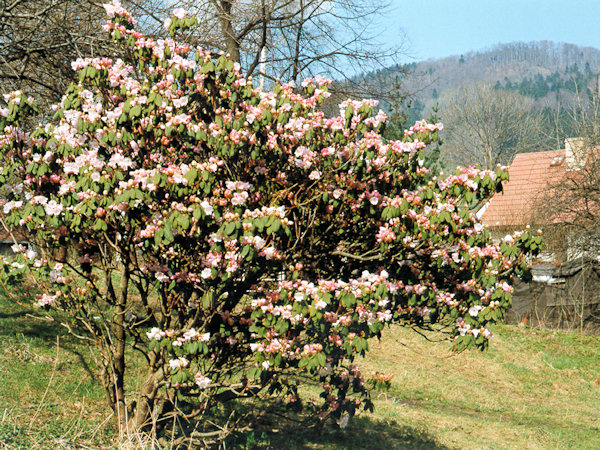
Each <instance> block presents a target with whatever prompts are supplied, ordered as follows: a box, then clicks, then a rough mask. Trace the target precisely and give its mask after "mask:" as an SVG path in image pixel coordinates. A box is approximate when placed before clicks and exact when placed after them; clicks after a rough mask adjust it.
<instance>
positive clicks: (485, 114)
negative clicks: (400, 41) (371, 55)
mask: <svg viewBox="0 0 600 450" xmlns="http://www.w3.org/2000/svg"><path fill="white" fill-rule="evenodd" d="M599 73H600V50H598V49H595V48H589V47H579V46H576V45H573V44H557V43H553V42H548V41H542V42H530V43H523V42H516V43H510V44H501V45H497V46H495V47H493V48H491V49H487V50H482V51H476V52H470V53H466V54H464V55H456V56H450V57H447V58H443V59H432V60H428V61H422V62H418V63H411V64H407V65H402V66H394V67H390V68H387V69H384V70H380V71H378V72H376V73H370V74H367V75H364V77H362V78H361V79H360V80H359V82H364V83H374V84H376V85H379V86H385V87H390V86H393V87H394V89H391V90H390V92H395V93H397V94H400V96H399V97H400V98H401V96H402V95H403V94H406V95H408V97H407V99H408V100H407V101H404V102H401V103H397V102H394V103H391V102H388V101H387V100H388V99H387V98H386V99H384V101H382V103H381V106H382V107H383V108H384V109H386V110H387V111H388V112H392V113H393V116H394V117H399V118H401V119H402V120H403V121H405V123H406V124H409V123H414V121H415V120H418V119H421V118H427V117H429V116H430V115H431V113H432V112H433V111H434V110H435V112H436V116H437V118H439V119H441V120H442V122H444V125H445V127H446V130H445V131H444V132H443V133H442V139H443V141H444V145H443V146H442V158H443V159H445V160H446V161H449V162H450V163H451V164H450V165H452V164H454V163H456V164H479V165H481V166H490V167H493V166H494V165H495V164H496V163H503V164H505V163H509V162H510V161H511V160H512V156H513V155H514V154H515V153H518V152H523V151H541V150H550V149H554V148H561V146H562V145H563V144H564V139H565V138H567V137H574V136H582V135H583V134H584V133H587V131H586V129H585V128H586V127H587V126H588V125H593V126H592V128H593V129H594V130H595V129H598V124H597V123H594V124H591V123H589V120H587V119H586V120H585V121H582V120H581V119H582V117H586V115H587V117H588V118H594V120H595V118H597V117H599V114H600V96H599V95H598V93H599V91H600V76H599V75H598V74H599ZM474 129H479V132H477V133H472V132H470V131H469V130H474ZM481 130H485V131H486V132H488V134H489V136H486V137H485V139H484V138H482V137H481V136H483V134H484V133H483V132H481ZM467 135H468V136H467ZM473 135H477V136H479V137H480V138H481V139H483V142H479V141H478V140H477V139H475V138H473ZM500 137H506V139H500ZM534 138H535V139H534ZM597 140H600V136H599V137H598V139H597ZM486 145H487V146H488V147H489V148H488V149H487V150H486V152H485V155H480V157H477V155H476V154H475V153H476V151H479V149H481V148H482V147H485V146H486ZM484 157H485V158H484ZM484 159H485V161H484Z"/></svg>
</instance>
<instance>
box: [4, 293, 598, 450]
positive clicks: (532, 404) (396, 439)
mask: <svg viewBox="0 0 600 450" xmlns="http://www.w3.org/2000/svg"><path fill="white" fill-rule="evenodd" d="M30 312H31V311H29V310H27V309H24V308H22V307H20V306H18V305H13V304H11V302H10V301H9V300H6V299H0V448H2V444H3V445H4V446H5V447H7V448H36V447H37V448H107V447H116V444H115V442H116V441H115V438H116V436H117V434H116V431H115V429H114V427H113V425H112V422H111V420H110V415H109V410H108V409H107V408H106V406H105V403H104V401H105V400H104V393H103V391H102V389H100V388H99V385H98V384H97V383H96V382H95V380H94V376H93V372H92V371H91V370H90V368H89V367H87V366H86V365H85V363H86V361H89V350H88V349H87V347H84V346H81V345H80V344H79V343H78V342H77V341H76V340H75V339H73V338H71V337H69V336H68V335H67V334H66V333H65V332H64V330H61V329H56V328H55V327H54V326H51V325H50V326H49V325H48V324H46V323H44V322H39V321H37V320H34V319H32V318H31V317H29V316H28V315H27V314H28V313H30ZM495 333H496V336H495V338H494V339H493V341H492V345H491V348H490V350H489V351H486V352H483V353H481V352H477V351H470V352H465V353H462V354H459V355H452V354H451V353H450V352H449V345H448V343H447V342H442V343H432V342H428V341H426V340H424V339H423V338H422V337H420V336H418V335H416V334H415V333H412V332H410V331H409V330H405V329H393V330H387V333H386V334H385V336H384V339H383V340H382V341H380V342H378V341H373V342H372V343H371V352H370V354H369V356H368V358H367V359H366V360H365V361H362V362H360V366H361V368H362V370H363V373H370V372H371V371H379V372H385V373H387V372H393V373H394V378H393V380H392V387H391V389H390V390H389V391H387V392H385V393H375V405H376V411H375V413H374V414H362V415H360V416H359V417H357V418H355V419H354V420H353V421H352V422H351V423H350V425H349V426H348V428H346V429H345V430H343V431H340V430H332V429H325V430H324V431H323V432H322V433H320V434H318V435H315V434H314V433H310V434H309V433H307V432H304V433H302V432H295V433H291V434H290V433H288V432H285V431H282V432H281V433H277V434H272V435H263V434H261V433H258V432H257V433H255V434H251V435H249V436H247V437H246V440H245V441H244V445H243V446H242V448H245V447H248V448H251V447H256V448H263V447H270V448H314V449H324V448H348V449H363V448H369V449H375V448H382V449H383V448H385V449H391V448H465V447H469V448H578V449H579V448H590V449H593V448H600V345H599V338H598V337H589V336H578V335H576V334H566V333H558V332H551V331H535V330H529V329H524V328H517V327H512V326H499V327H497V328H496V330H495ZM228 447H229V448H235V447H236V445H235V444H234V443H230V445H228Z"/></svg>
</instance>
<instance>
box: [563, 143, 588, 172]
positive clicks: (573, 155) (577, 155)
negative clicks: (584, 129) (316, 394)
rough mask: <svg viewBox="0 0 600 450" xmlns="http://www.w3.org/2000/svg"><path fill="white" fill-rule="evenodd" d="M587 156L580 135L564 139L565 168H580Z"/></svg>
mask: <svg viewBox="0 0 600 450" xmlns="http://www.w3.org/2000/svg"><path fill="white" fill-rule="evenodd" d="M587 158H588V150H587V147H586V145H585V139H584V138H581V137H576V138H568V139H565V161H566V163H567V170H581V169H583V166H585V163H586V162H587Z"/></svg>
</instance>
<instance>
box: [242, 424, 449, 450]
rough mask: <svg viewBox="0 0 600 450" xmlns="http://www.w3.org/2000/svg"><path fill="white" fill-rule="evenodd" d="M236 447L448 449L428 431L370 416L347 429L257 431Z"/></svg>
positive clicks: (357, 449)
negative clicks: (374, 418)
mask: <svg viewBox="0 0 600 450" xmlns="http://www.w3.org/2000/svg"><path fill="white" fill-rule="evenodd" d="M236 444H237V446H236V445H233V447H232V448H244V449H250V448H256V449H258V448H270V449H324V448H327V449H329V448H335V449H348V450H351V449H356V450H359V449H360V450H362V449H369V450H371V449H447V448H448V447H446V446H444V445H442V444H440V443H439V442H437V440H436V439H435V437H434V436H432V435H430V434H429V433H428V432H427V431H425V430H422V429H418V428H414V427H410V426H406V425H402V424H399V423H398V422H396V421H393V420H389V421H379V420H373V419H372V418H370V417H356V418H354V419H352V421H351V422H350V424H349V425H348V427H347V428H346V429H343V430H341V429H339V428H337V427H336V428H333V427H331V426H325V427H323V428H322V429H320V430H314V429H306V430H297V429H296V430H285V429H282V430H281V431H280V432H278V433H269V434H267V433H262V434H261V433H260V432H254V433H251V434H250V435H246V436H245V442H244V438H243V437H242V440H241V441H239V440H238V441H237V442H236Z"/></svg>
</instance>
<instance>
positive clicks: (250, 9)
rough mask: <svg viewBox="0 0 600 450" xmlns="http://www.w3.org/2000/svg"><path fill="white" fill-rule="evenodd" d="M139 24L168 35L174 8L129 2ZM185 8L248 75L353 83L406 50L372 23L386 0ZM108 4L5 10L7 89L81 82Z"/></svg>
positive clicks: (209, 44) (34, 0) (52, 97)
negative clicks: (82, 60)
mask: <svg viewBox="0 0 600 450" xmlns="http://www.w3.org/2000/svg"><path fill="white" fill-rule="evenodd" d="M127 4H128V5H130V6H133V8H132V10H133V11H134V12H135V14H136V17H138V18H139V22H140V28H141V29H143V30H144V31H145V32H146V33H147V34H150V35H152V36H155V37H165V36H166V35H167V30H166V29H165V27H164V25H163V21H162V19H161V18H162V17H164V16H165V13H166V11H167V10H168V7H167V5H165V4H163V3H160V2H156V1H154V0H134V1H132V2H127ZM177 6H181V7H184V8H186V9H189V10H190V11H191V12H192V13H194V14H196V17H197V19H198V28H197V29H196V30H195V31H194V32H193V34H190V35H189V36H186V39H188V41H189V42H190V43H192V44H194V45H199V46H201V47H203V48H206V49H211V50H217V51H223V52H225V53H228V54H229V55H230V56H231V58H232V59H233V60H234V61H237V62H239V63H240V64H241V67H242V71H243V73H244V74H245V75H246V76H250V75H254V76H256V75H257V74H258V73H259V71H260V70H261V64H260V63H261V55H262V56H263V58H264V63H265V64H264V65H263V67H265V70H264V72H265V73H264V76H265V78H266V79H268V80H271V81H274V80H276V79H281V80H282V81H292V80H293V81H294V82H296V84H299V83H300V82H301V81H302V80H303V79H304V78H306V77H312V76H315V75H321V76H327V77H330V78H334V79H338V80H346V79H348V78H349V77H352V76H353V75H356V74H360V73H363V72H366V71H369V70H371V69H373V68H382V67H385V66H387V65H391V64H393V63H394V62H396V61H395V58H396V57H397V56H398V54H399V51H398V48H395V47H394V46H392V45H389V46H388V45H385V46H382V45H381V43H380V42H378V40H377V39H376V37H377V36H376V30H374V27H373V24H374V22H375V21H376V19H377V18H378V17H381V16H382V15H383V14H384V13H385V11H386V8H387V6H388V5H387V3H386V2H384V1H383V0H368V1H359V0H259V1H254V0H252V1H251V0H200V1H195V2H192V1H184V2H180V3H178V5H177ZM102 17H103V10H102V8H101V4H100V3H95V2H91V1H88V0H75V1H72V2H66V1H61V0H16V1H15V2H3V3H2V5H1V6H0V32H1V33H2V39H0V82H1V83H2V87H3V90H4V91H8V90H14V89H25V90H28V92H29V93H31V94H33V95H34V96H36V97H45V98H48V100H49V102H55V101H57V100H58V99H59V97H58V96H59V94H60V93H61V92H64V90H65V89H66V87H67V86H68V85H69V83H70V82H71V81H72V80H73V77H74V73H73V71H72V70H71V67H70V61H72V60H73V59H76V58H78V57H93V56H98V55H102V52H103V49H105V48H106V47H107V46H106V42H105V41H104V37H103V36H102V35H101V34H100V31H98V30H100V28H99V26H98V25H99V24H100V23H101V22H100V20H101V18H102Z"/></svg>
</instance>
